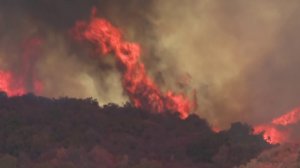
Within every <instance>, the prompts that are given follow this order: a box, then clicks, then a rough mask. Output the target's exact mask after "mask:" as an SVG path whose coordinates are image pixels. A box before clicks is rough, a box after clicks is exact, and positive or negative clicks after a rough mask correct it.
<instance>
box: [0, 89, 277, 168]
mask: <svg viewBox="0 0 300 168" xmlns="http://www.w3.org/2000/svg"><path fill="white" fill-rule="evenodd" d="M251 132H252V128H251V127H249V126H248V125H245V124H241V123H234V124H232V126H231V128H230V129H229V130H227V131H222V132H219V133H214V132H213V131H212V130H211V128H210V127H209V125H208V123H207V122H206V121H205V120H203V119H201V118H199V117H198V116H196V115H190V116H189V117H188V118H187V119H186V120H181V119H180V117H179V116H178V115H176V113H169V112H165V113H163V114H153V113H150V112H147V111H142V110H140V109H137V108H134V107H133V106H131V105H130V104H125V105H124V106H122V107H120V106H118V105H115V104H108V105H104V106H99V105H98V103H97V101H96V100H93V99H92V98H87V99H75V98H60V99H49V98H45V97H38V96H35V95H33V94H27V95H24V96H17V97H7V95H6V94H5V93H1V94H0V167H5V168H14V167H22V168H53V167H54V168H99V167H100V168H169V167H172V168H196V167H208V168H213V167H233V166H235V165H241V164H245V163H247V162H248V161H249V160H251V159H252V158H255V157H256V156H258V155H259V154H260V153H261V152H262V151H263V150H264V149H267V148H270V147H271V146H270V145H269V144H268V143H266V142H265V141H264V140H263V138H262V136H261V135H252V134H251Z"/></svg>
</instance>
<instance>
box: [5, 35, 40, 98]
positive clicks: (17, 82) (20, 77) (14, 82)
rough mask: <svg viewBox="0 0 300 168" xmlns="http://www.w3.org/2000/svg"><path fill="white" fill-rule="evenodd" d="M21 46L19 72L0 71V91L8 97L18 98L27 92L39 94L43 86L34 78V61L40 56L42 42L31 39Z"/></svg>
mask: <svg viewBox="0 0 300 168" xmlns="http://www.w3.org/2000/svg"><path fill="white" fill-rule="evenodd" d="M24 44H25V45H24V46H23V47H24V49H23V53H22V59H21V60H22V61H21V65H20V72H19V73H15V72H12V71H8V70H0V91H4V92H6V93H7V95H8V96H19V95H23V94H25V93H27V92H34V93H37V94H39V93H41V92H42V90H43V84H42V82H41V81H40V80H38V79H37V77H36V73H35V72H36V71H35V69H34V64H35V61H36V60H37V57H38V56H39V55H40V50H41V45H42V40H41V39H38V38H33V39H29V40H27V41H25V43H24Z"/></svg>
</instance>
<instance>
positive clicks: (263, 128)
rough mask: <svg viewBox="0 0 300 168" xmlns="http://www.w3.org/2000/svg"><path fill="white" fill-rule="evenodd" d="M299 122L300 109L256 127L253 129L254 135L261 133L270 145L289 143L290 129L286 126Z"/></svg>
mask: <svg viewBox="0 0 300 168" xmlns="http://www.w3.org/2000/svg"><path fill="white" fill-rule="evenodd" d="M299 121H300V109H299V108H296V109H293V110H292V111H291V112H289V113H286V114H284V115H282V116H280V117H278V118H275V119H273V120H272V122H271V123H270V124H265V125H258V126H255V127H254V134H259V133H262V132H263V134H264V138H265V140H266V141H268V142H269V143H271V144H277V143H284V142H289V141H290V139H289V134H290V129H291V128H289V127H288V126H290V125H294V124H296V123H298V122H299Z"/></svg>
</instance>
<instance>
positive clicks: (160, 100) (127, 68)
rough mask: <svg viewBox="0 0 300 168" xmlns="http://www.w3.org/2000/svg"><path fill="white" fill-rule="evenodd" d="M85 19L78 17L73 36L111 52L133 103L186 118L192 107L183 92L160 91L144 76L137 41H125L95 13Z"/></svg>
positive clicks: (103, 50)
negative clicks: (171, 112)
mask: <svg viewBox="0 0 300 168" xmlns="http://www.w3.org/2000/svg"><path fill="white" fill-rule="evenodd" d="M95 12H96V10H93V15H92V17H91V19H90V21H89V22H88V23H86V22H83V21H79V22H77V23H76V26H75V28H74V30H73V33H74V34H75V37H76V38H77V39H80V40H87V41H89V42H91V43H92V44H94V45H95V46H96V49H97V50H98V51H100V53H101V54H102V55H108V54H109V53H113V54H114V55H115V57H116V59H117V61H118V63H119V65H120V66H121V68H120V71H121V73H122V84H123V88H124V90H125V91H126V92H127V94H128V95H129V98H130V100H131V101H132V102H133V104H134V105H135V106H136V107H139V108H143V109H146V110H150V111H152V112H158V113H161V112H164V111H176V112H178V113H179V114H180V117H181V118H183V119H184V118H186V117H188V115H189V112H190V110H191V103H190V101H189V100H188V99H187V98H186V97H185V96H184V95H182V94H175V93H173V92H172V91H167V92H166V93H163V92H162V91H161V90H160V89H159V88H158V87H157V85H156V84H155V83H154V82H153V81H152V80H151V79H150V78H149V76H147V72H146V69H145V66H144V64H143V63H141V62H140V60H139V59H140V56H141V48H140V46H139V45H138V44H137V43H131V42H127V41H124V39H123V37H122V34H121V32H120V30H119V29H118V28H116V27H114V26H113V25H112V24H111V23H109V22H108V21H106V20H105V19H101V18H97V17H96V16H95Z"/></svg>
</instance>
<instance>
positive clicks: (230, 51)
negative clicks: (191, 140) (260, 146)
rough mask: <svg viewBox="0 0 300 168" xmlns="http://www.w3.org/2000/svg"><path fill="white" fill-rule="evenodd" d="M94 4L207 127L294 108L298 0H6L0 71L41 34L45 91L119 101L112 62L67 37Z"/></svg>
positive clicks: (0, 25)
mask: <svg viewBox="0 0 300 168" xmlns="http://www.w3.org/2000/svg"><path fill="white" fill-rule="evenodd" d="M92 6H95V7H97V8H98V11H99V15H101V16H103V17H105V18H107V19H108V20H110V21H111V22H112V23H113V24H115V25H116V26H119V27H120V28H121V29H122V31H123V32H124V35H125V36H126V38H127V39H128V40H129V41H136V42H139V43H141V45H142V47H143V61H144V62H145V63H146V66H147V69H149V71H150V74H151V75H152V76H153V78H154V79H155V80H156V81H157V82H158V83H159V85H161V87H163V88H164V89H175V90H178V91H184V92H187V93H188V94H190V95H191V98H193V97H196V98H197V101H198V105H199V108H198V109H197V110H196V111H195V113H197V114H199V115H200V116H201V117H204V118H206V119H208V121H209V122H210V123H211V124H213V125H216V126H219V127H227V126H228V125H229V124H230V123H231V122H233V121H246V122H249V123H252V124H256V123H261V122H266V121H269V120H270V119H272V118H273V117H277V116H279V115H280V114H282V113H285V112H287V111H289V110H290V109H292V108H294V107H295V106H298V105H299V101H300V94H299V93H300V88H299V87H300V80H299V75H298V74H297V72H298V71H299V70H300V68H299V66H298V63H299V61H300V57H299V56H298V55H299V53H300V49H298V46H297V44H299V39H300V38H299V37H298V34H299V31H300V29H299V28H300V21H299V19H298V16H299V14H300V13H299V11H300V10H299V8H300V3H299V1H297V0H291V1H289V2H288V3H286V2H283V1H280V0H274V1H261V0H252V1H248V0H227V1H217V0H209V1H208V0H199V1H192V0H186V1H179V0H166V1H144V0H143V1H138V0H129V1H121V0H90V1H80V0H74V1H72V2H67V1H60V0H51V1H50V0H27V1H21V0H11V1H8V0H7V1H5V0H3V1H1V2H0V9H1V11H0V35H1V36H0V56H1V57H0V66H1V69H14V68H15V67H16V65H17V64H18V62H19V61H20V60H19V59H18V58H19V55H20V52H21V51H20V49H19V45H20V44H21V43H22V41H24V40H25V39H28V38H32V37H40V38H42V39H43V40H44V41H45V42H44V45H43V54H42V55H41V57H40V58H39V59H38V61H37V63H36V70H37V72H38V76H39V78H40V79H41V80H42V81H44V83H45V86H44V92H43V93H42V94H43V95H44V96H50V97H52V96H55V97H59V96H75V97H90V96H92V97H96V98H97V99H98V100H99V101H100V103H101V104H102V103H107V102H116V103H123V102H125V101H126V100H127V97H126V95H124V94H123V91H122V87H121V82H120V76H119V74H118V73H117V71H116V68H115V64H114V60H112V58H110V57H108V58H103V59H102V60H101V61H99V62H96V61H94V59H90V57H93V53H91V52H90V51H89V50H88V49H85V47H79V46H78V45H77V44H74V43H73V42H71V41H72V40H70V37H69V36H68V31H69V30H70V28H72V26H73V25H74V23H75V21H76V20H81V19H88V18H89V16H90V9H91V8H92ZM193 93H196V96H194V95H193Z"/></svg>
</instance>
